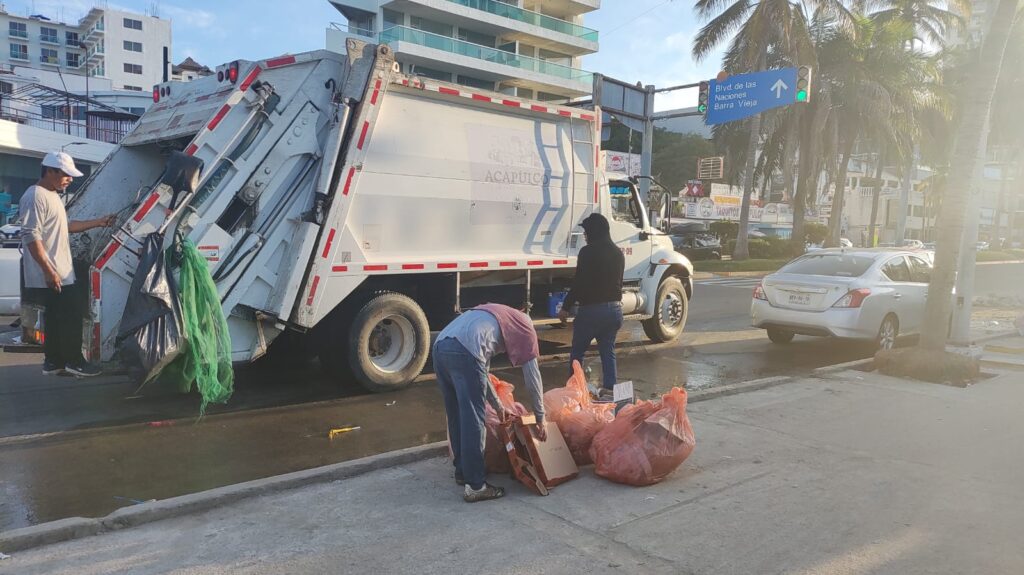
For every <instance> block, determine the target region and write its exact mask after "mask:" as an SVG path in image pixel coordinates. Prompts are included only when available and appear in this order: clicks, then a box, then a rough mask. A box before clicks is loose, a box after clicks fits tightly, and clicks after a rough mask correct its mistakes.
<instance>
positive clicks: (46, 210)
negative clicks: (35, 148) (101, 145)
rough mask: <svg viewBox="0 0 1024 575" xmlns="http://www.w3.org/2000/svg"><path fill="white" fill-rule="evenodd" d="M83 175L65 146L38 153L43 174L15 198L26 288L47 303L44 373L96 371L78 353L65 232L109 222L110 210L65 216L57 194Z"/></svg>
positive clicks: (78, 307) (78, 315) (78, 304)
mask: <svg viewBox="0 0 1024 575" xmlns="http://www.w3.org/2000/svg"><path fill="white" fill-rule="evenodd" d="M81 176H82V172H80V171H78V168H76V167H75V161H74V160H72V159H71V156H70V155H68V154H66V153H64V152H50V153H49V154H46V157H45V158H43V165H42V174H41V176H40V178H39V181H38V182H36V183H35V185H33V186H30V187H29V188H28V189H27V190H26V191H25V194H24V195H23V196H22V197H21V201H20V202H19V204H18V205H19V215H20V219H21V243H22V247H23V248H24V252H25V253H26V255H24V256H23V257H22V259H21V261H22V268H23V270H24V273H25V289H27V290H35V291H36V296H37V299H38V300H39V301H42V302H43V304H44V305H45V306H46V312H45V314H46V315H45V316H44V319H45V321H44V328H43V337H44V339H43V351H44V353H45V359H44V361H43V373H44V374H45V375H60V374H64V373H70V374H72V375H77V376H80V377H90V376H94V375H99V373H100V370H99V369H98V368H97V367H96V366H93V365H91V364H89V363H88V362H86V361H85V358H84V357H83V356H82V316H83V313H84V310H83V305H82V299H83V297H82V295H81V294H76V290H74V289H73V288H74V285H75V270H74V268H73V266H72V262H71V243H70V242H69V241H68V234H69V233H78V232H84V231H86V230H91V229H93V228H98V227H102V226H109V225H111V224H112V223H113V222H114V218H115V216H114V215H108V216H105V217H102V218H98V219H95V220H85V221H75V222H71V221H68V215H67V212H65V211H64V202H63V201H61V198H60V195H59V194H61V193H63V192H64V191H65V190H66V189H67V187H68V185H70V184H71V180H72V178H78V177H81Z"/></svg>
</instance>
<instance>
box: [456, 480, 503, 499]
mask: <svg viewBox="0 0 1024 575" xmlns="http://www.w3.org/2000/svg"><path fill="white" fill-rule="evenodd" d="M504 496H505V489H504V488H502V487H498V486H496V485H491V484H490V483H484V486H483V488H482V489H480V491H475V490H473V488H472V487H470V486H468V485H467V486H466V493H465V494H464V495H463V496H462V499H464V500H465V501H466V503H476V502H477V501H487V500H488V499H499V498H501V497H504Z"/></svg>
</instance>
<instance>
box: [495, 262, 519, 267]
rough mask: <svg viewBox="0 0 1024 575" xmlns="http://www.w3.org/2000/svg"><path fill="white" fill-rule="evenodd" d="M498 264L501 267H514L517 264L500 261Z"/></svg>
mask: <svg viewBox="0 0 1024 575" xmlns="http://www.w3.org/2000/svg"><path fill="white" fill-rule="evenodd" d="M498 265H499V266H501V267H503V268H511V267H515V266H516V265H517V264H516V262H501V263H499V264H498Z"/></svg>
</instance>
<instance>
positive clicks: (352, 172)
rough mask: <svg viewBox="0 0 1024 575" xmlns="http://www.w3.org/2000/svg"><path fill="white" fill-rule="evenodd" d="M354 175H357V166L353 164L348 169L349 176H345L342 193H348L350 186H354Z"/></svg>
mask: <svg viewBox="0 0 1024 575" xmlns="http://www.w3.org/2000/svg"><path fill="white" fill-rule="evenodd" d="M354 175H356V167H355V166H352V167H351V168H349V169H348V177H346V178H345V187H344V188H343V189H342V190H341V195H343V196H347V195H348V192H349V187H351V186H352V176H354Z"/></svg>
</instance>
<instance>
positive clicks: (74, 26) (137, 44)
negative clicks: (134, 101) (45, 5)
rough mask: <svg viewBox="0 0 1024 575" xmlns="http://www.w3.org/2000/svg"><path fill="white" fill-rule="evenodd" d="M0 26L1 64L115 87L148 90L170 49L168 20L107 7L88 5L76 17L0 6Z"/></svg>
mask: <svg viewBox="0 0 1024 575" xmlns="http://www.w3.org/2000/svg"><path fill="white" fill-rule="evenodd" d="M4 31H6V33H7V44H8V49H7V50H0V65H5V67H8V68H10V67H14V66H20V67H31V68H38V69H41V70H46V71H52V72H59V73H60V74H76V75H89V76H90V77H97V78H104V79H109V80H110V81H111V86H112V87H113V89H114V90H131V91H140V92H141V91H145V92H148V91H149V90H150V89H151V88H152V86H153V85H154V84H158V83H160V82H162V81H163V79H164V69H165V63H164V58H165V56H164V51H165V50H166V51H167V53H168V56H169V54H170V49H171V22H170V21H169V20H163V19H161V18H157V17H154V16H147V15H143V14H137V13H134V12H123V11H120V10H111V9H108V8H93V9H92V10H90V11H89V13H88V14H86V15H85V16H84V17H83V18H82V19H81V20H79V21H78V22H77V23H65V22H60V21H57V20H53V19H51V18H49V17H47V16H44V15H41V14H34V15H28V16H20V15H17V14H14V13H11V12H7V11H2V10H0V34H2V33H3V32H4ZM168 66H169V65H168Z"/></svg>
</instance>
